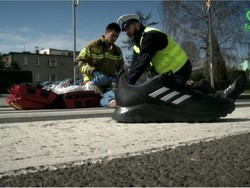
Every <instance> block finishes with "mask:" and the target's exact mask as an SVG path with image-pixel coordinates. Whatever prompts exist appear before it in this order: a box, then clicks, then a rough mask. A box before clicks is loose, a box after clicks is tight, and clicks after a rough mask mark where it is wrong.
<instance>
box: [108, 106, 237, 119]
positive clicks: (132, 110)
mask: <svg viewBox="0 0 250 188" xmlns="http://www.w3.org/2000/svg"><path fill="white" fill-rule="evenodd" d="M234 110H235V105H232V106H231V107H229V108H227V109H224V110H219V111H212V112H194V111H185V110H181V109H173V108H169V107H167V106H159V105H152V104H142V105H137V106H133V107H121V106H116V108H115V111H114V114H113V116H112V119H114V120H116V121H117V122H123V123H149V122H157V123H158V122H159V123H160V122H192V123H196V122H211V121H215V120H218V119H219V118H221V117H226V116H227V115H228V114H230V113H232V112H233V111H234Z"/></svg>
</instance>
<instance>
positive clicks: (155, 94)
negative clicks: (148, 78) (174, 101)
mask: <svg viewBox="0 0 250 188" xmlns="http://www.w3.org/2000/svg"><path fill="white" fill-rule="evenodd" d="M168 90H169V88H167V87H162V88H160V89H158V90H156V91H154V92H153V93H150V94H149V96H150V97H153V98H155V97H157V96H158V95H160V94H162V93H164V92H166V91H168Z"/></svg>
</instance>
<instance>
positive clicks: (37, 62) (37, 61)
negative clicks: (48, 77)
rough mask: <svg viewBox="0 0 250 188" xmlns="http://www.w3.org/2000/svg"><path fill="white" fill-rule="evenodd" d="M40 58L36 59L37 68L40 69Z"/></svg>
mask: <svg viewBox="0 0 250 188" xmlns="http://www.w3.org/2000/svg"><path fill="white" fill-rule="evenodd" d="M39 63H40V62H39V57H37V58H36V66H37V67H38V66H39Z"/></svg>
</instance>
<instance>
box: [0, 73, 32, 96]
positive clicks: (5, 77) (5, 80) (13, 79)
mask: <svg viewBox="0 0 250 188" xmlns="http://www.w3.org/2000/svg"><path fill="white" fill-rule="evenodd" d="M20 83H32V71H21V70H0V94H7V93H8V92H7V89H8V88H9V87H10V86H12V85H13V84H20Z"/></svg>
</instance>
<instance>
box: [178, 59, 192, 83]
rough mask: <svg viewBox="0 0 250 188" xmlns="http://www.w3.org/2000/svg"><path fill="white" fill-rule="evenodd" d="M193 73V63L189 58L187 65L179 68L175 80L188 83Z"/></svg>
mask: <svg viewBox="0 0 250 188" xmlns="http://www.w3.org/2000/svg"><path fill="white" fill-rule="evenodd" d="M191 73H192V65H191V62H190V61H189V60H187V62H186V63H185V65H184V66H183V67H182V68H181V69H180V70H178V71H177V72H176V73H174V76H175V80H176V81H177V82H178V83H180V84H183V85H186V83H187V81H188V79H189V78H190V76H191Z"/></svg>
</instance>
